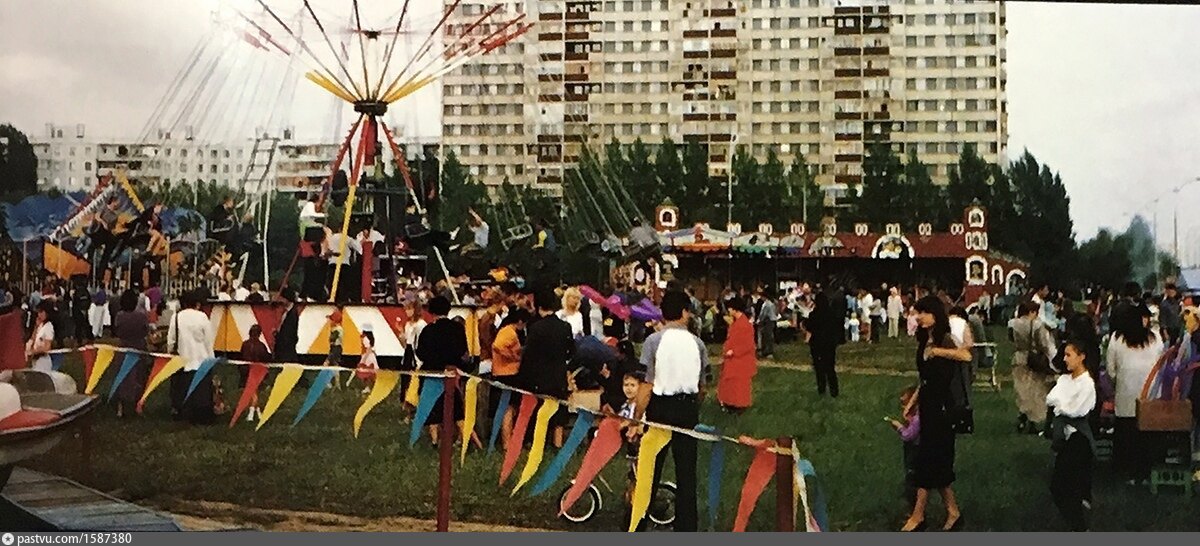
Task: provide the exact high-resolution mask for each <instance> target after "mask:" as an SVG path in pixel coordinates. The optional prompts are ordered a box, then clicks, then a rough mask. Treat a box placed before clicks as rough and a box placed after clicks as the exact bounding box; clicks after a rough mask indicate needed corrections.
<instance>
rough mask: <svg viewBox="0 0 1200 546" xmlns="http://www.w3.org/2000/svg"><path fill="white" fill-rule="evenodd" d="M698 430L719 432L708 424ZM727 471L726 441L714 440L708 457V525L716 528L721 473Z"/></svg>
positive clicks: (719, 502) (712, 432)
mask: <svg viewBox="0 0 1200 546" xmlns="http://www.w3.org/2000/svg"><path fill="white" fill-rule="evenodd" d="M696 430H698V431H701V432H707V433H709V434H719V432H718V431H717V429H716V428H714V427H709V426H706V425H700V426H697V427H696ZM724 471H725V442H712V453H711V454H710V455H709V457H708V525H709V527H710V528H713V529H716V526H717V507H719V506H720V505H721V474H722V473H723V472H724Z"/></svg>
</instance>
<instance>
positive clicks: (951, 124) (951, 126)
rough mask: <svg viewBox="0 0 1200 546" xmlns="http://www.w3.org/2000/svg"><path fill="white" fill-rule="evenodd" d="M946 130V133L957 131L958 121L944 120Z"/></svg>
mask: <svg viewBox="0 0 1200 546" xmlns="http://www.w3.org/2000/svg"><path fill="white" fill-rule="evenodd" d="M946 132H947V133H957V132H958V122H956V121H947V122H946Z"/></svg>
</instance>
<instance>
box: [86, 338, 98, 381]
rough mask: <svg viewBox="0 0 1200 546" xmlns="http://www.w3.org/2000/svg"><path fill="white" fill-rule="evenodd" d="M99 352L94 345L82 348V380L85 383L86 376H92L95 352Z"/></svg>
mask: <svg viewBox="0 0 1200 546" xmlns="http://www.w3.org/2000/svg"><path fill="white" fill-rule="evenodd" d="M97 352H99V350H98V349H96V348H95V347H88V348H86V349H84V350H83V382H84V386H86V384H87V380H88V378H90V377H92V368H94V367H96V353H97Z"/></svg>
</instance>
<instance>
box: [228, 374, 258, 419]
mask: <svg viewBox="0 0 1200 546" xmlns="http://www.w3.org/2000/svg"><path fill="white" fill-rule="evenodd" d="M267 371H268V369H267V367H266V366H264V365H262V364H251V365H250V373H249V374H248V375H247V376H246V388H244V389H242V397H241V398H239V399H238V404H237V409H236V410H234V412H233V417H230V418H229V428H233V424H234V423H236V422H237V420H238V418H239V417H241V416H242V413H243V412H245V411H246V408H248V407H250V402H251V401H253V400H254V395H255V394H256V393H258V386H259V385H261V384H262V382H263V378H265V377H267Z"/></svg>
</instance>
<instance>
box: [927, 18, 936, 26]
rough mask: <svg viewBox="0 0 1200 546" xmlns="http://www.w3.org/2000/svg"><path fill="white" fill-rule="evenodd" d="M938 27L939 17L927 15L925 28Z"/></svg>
mask: <svg viewBox="0 0 1200 546" xmlns="http://www.w3.org/2000/svg"><path fill="white" fill-rule="evenodd" d="M936 25H937V15H926V16H925V26H928V27H932V26H936Z"/></svg>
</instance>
